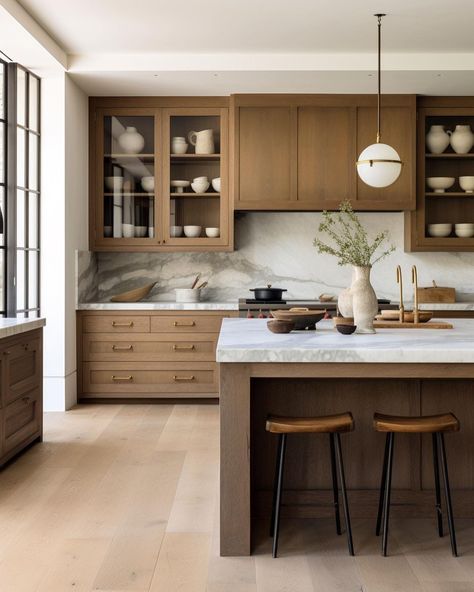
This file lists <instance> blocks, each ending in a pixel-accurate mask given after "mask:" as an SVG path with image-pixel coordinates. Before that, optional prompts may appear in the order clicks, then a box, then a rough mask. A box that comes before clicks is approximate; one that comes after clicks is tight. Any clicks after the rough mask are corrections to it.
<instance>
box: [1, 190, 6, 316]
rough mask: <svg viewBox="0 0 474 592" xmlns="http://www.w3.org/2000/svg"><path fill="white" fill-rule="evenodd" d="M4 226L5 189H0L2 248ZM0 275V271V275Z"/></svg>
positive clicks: (2, 243)
mask: <svg viewBox="0 0 474 592" xmlns="http://www.w3.org/2000/svg"><path fill="white" fill-rule="evenodd" d="M6 224H7V219H6V215H5V188H4V187H0V246H3V245H4V244H5V230H6ZM1 273H2V271H1V270H0V274H1ZM0 306H1V305H0Z"/></svg>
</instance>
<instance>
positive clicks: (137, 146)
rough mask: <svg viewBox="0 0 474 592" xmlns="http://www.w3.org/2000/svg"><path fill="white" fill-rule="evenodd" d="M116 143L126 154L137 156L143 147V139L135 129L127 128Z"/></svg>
mask: <svg viewBox="0 0 474 592" xmlns="http://www.w3.org/2000/svg"><path fill="white" fill-rule="evenodd" d="M118 143H119V146H120V148H122V150H123V151H124V152H125V153H126V154H139V153H140V152H141V151H142V150H143V147H144V146H145V138H144V137H143V136H142V135H141V134H139V133H138V132H137V128H136V127H127V128H125V131H124V132H123V134H121V135H120V136H119V137H118Z"/></svg>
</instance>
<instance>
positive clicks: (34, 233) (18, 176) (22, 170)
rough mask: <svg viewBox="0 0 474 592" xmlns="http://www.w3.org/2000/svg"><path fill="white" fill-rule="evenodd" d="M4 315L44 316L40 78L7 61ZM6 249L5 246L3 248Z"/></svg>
mask: <svg viewBox="0 0 474 592" xmlns="http://www.w3.org/2000/svg"><path fill="white" fill-rule="evenodd" d="M6 89H7V110H6V117H7V129H8V133H7V138H6V151H7V184H6V187H7V191H6V204H5V206H6V207H5V209H4V211H5V210H6V216H4V217H5V219H6V225H5V226H6V228H5V233H4V234H3V236H4V237H6V268H5V273H4V278H5V279H4V284H5V290H4V292H5V301H6V313H7V316H10V317H14V316H16V317H37V316H39V314H40V281H39V280H40V195H41V194H40V139H41V130H40V79H39V78H38V77H37V76H35V75H34V74H33V73H32V72H30V71H29V70H27V69H26V68H24V67H23V66H20V65H19V64H13V63H11V64H8V65H7V70H6ZM4 252H5V249H4Z"/></svg>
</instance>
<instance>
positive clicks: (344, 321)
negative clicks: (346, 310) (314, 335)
mask: <svg viewBox="0 0 474 592" xmlns="http://www.w3.org/2000/svg"><path fill="white" fill-rule="evenodd" d="M332 322H333V323H334V326H335V327H337V326H338V325H353V324H354V319H353V318H352V317H332Z"/></svg>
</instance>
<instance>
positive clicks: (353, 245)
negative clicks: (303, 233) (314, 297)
mask: <svg viewBox="0 0 474 592" xmlns="http://www.w3.org/2000/svg"><path fill="white" fill-rule="evenodd" d="M319 233H320V234H326V235H327V236H328V238H329V239H330V244H327V243H326V242H323V241H322V240H321V239H319V238H315V239H314V241H313V245H314V246H315V247H316V248H317V249H318V253H325V254H327V255H332V256H333V257H336V258H337V259H338V264H339V265H355V266H357V267H371V266H372V265H374V264H375V263H377V261H380V260H381V259H383V258H384V257H387V256H388V255H390V253H392V252H393V251H394V250H395V246H394V245H390V246H389V247H388V248H387V249H386V250H385V251H382V252H381V253H379V254H378V255H377V256H376V257H375V258H374V259H373V257H374V255H375V254H376V251H377V250H378V249H379V248H380V247H381V246H382V245H383V243H385V242H386V241H388V238H389V232H388V230H384V231H383V232H380V233H379V234H377V236H376V237H375V238H374V240H373V241H372V242H370V240H369V236H368V234H367V231H366V230H365V228H364V227H363V225H362V224H361V221H360V220H359V217H358V216H357V214H356V213H355V212H354V210H353V209H352V205H351V202H350V201H349V200H345V201H343V202H342V203H341V205H340V206H339V212H327V211H324V212H323V220H322V222H321V223H320V225H319Z"/></svg>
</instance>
